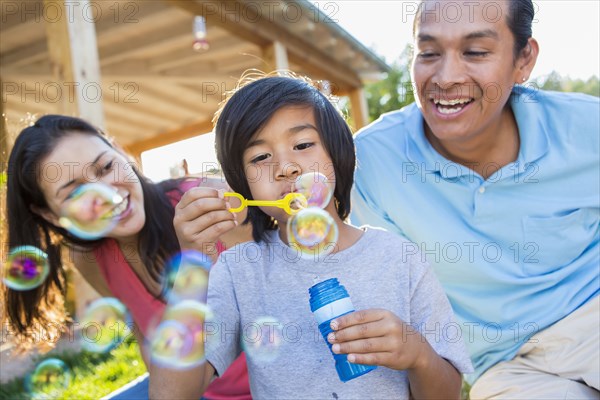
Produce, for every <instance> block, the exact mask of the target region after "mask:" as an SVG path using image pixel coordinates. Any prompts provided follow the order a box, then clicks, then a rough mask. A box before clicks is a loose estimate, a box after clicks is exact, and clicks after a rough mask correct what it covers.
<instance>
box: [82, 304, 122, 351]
mask: <svg viewBox="0 0 600 400" xmlns="http://www.w3.org/2000/svg"><path fill="white" fill-rule="evenodd" d="M81 324H82V326H83V328H82V335H83V343H82V347H83V348H84V349H85V350H87V351H91V352H94V353H104V352H107V351H110V350H112V349H113V348H115V347H116V346H118V345H119V344H120V343H121V342H122V341H123V340H124V339H125V338H126V337H127V336H128V335H131V334H132V331H131V328H130V327H132V326H133V322H132V320H131V317H130V315H129V313H128V312H127V309H126V308H125V306H124V305H123V303H121V302H120V301H119V300H117V299H115V298H112V297H105V298H101V299H98V300H96V301H94V302H92V303H91V304H90V305H89V306H88V308H87V309H86V311H85V314H84V316H83V319H82V321H81Z"/></svg>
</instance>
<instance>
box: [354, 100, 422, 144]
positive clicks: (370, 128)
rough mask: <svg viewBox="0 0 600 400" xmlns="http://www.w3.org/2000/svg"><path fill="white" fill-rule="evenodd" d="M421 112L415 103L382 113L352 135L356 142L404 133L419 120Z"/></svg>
mask: <svg viewBox="0 0 600 400" xmlns="http://www.w3.org/2000/svg"><path fill="white" fill-rule="evenodd" d="M420 118H421V112H420V111H419V108H418V107H417V105H416V104H415V103H412V104H409V105H408V106H406V107H403V108H401V109H400V110H396V111H391V112H388V113H385V114H382V115H381V116H380V117H379V118H378V119H377V120H375V121H373V122H372V123H370V124H369V125H367V126H365V127H364V128H362V129H361V130H359V131H358V132H357V133H356V135H355V136H354V140H355V142H356V144H357V145H358V144H360V143H361V142H367V141H371V140H378V139H379V138H380V137H383V136H389V135H394V136H397V135H404V134H407V133H409V132H410V130H411V129H412V127H413V125H415V124H416V122H418V121H420Z"/></svg>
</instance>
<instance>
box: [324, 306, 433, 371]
mask: <svg viewBox="0 0 600 400" xmlns="http://www.w3.org/2000/svg"><path fill="white" fill-rule="evenodd" d="M331 329H332V330H333V332H332V333H330V334H329V336H328V337H327V340H328V341H329V343H331V344H332V345H333V348H332V350H333V352H334V353H338V354H348V361H350V362H352V363H357V364H368V365H381V366H384V367H388V368H392V369H396V370H406V369H414V368H418V367H419V366H421V365H422V364H423V363H426V362H427V359H428V356H429V354H428V353H429V350H432V349H431V347H430V346H429V344H428V343H427V341H426V340H425V338H424V337H423V336H421V334H420V333H419V332H417V331H416V330H415V329H414V328H413V327H411V326H410V325H408V324H406V323H405V322H403V321H402V320H400V318H398V317H397V316H396V315H395V314H394V313H392V312H390V311H388V310H382V309H370V310H362V311H355V312H353V313H350V314H346V315H344V316H341V317H338V318H336V319H334V320H333V321H332V322H331Z"/></svg>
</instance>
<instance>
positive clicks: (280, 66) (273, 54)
mask: <svg viewBox="0 0 600 400" xmlns="http://www.w3.org/2000/svg"><path fill="white" fill-rule="evenodd" d="M263 57H264V59H265V62H266V64H267V68H268V69H267V71H265V72H271V71H275V70H289V69H290V63H289V62H288V56H287V49H286V48H285V46H284V45H283V43H281V42H280V41H278V40H276V41H274V42H273V43H271V44H269V45H268V46H266V47H265V48H264V49H263Z"/></svg>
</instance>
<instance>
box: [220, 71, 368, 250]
mask: <svg viewBox="0 0 600 400" xmlns="http://www.w3.org/2000/svg"><path fill="white" fill-rule="evenodd" d="M287 106H308V107H311V108H312V109H313V111H314V115H315V121H316V124H317V130H318V132H319V136H320V138H321V141H322V142H323V145H324V147H325V150H326V151H327V153H328V155H329V157H330V158H331V160H332V163H333V168H334V172H335V190H334V198H335V201H336V203H335V204H336V209H337V213H338V215H339V216H340V218H342V220H345V219H346V218H347V217H348V214H349V213H350V189H351V188H352V183H353V180H354V166H355V162H356V161H355V159H356V157H355V150H354V142H353V140H352V132H351V130H350V127H349V126H348V124H346V121H345V120H344V118H343V117H342V115H341V114H340V112H338V110H337V109H336V108H335V107H334V106H333V104H332V103H331V102H330V101H329V99H328V98H327V97H326V96H325V95H323V94H322V93H321V92H320V91H319V90H318V89H317V88H316V87H315V86H314V84H313V82H312V81H310V80H309V79H308V78H297V77H291V76H285V77H284V76H267V77H261V78H260V79H251V80H246V81H244V79H242V80H241V81H240V84H239V85H238V88H237V89H235V90H234V91H233V93H230V94H229V97H228V98H227V99H226V100H225V101H224V103H223V104H221V107H220V109H219V111H217V114H216V115H215V120H216V124H215V136H216V138H215V145H216V150H217V158H218V160H219V163H220V164H221V167H222V168H223V172H224V174H225V179H226V180H227V183H228V184H229V185H230V186H231V188H232V189H233V190H234V191H236V192H238V193H240V194H241V195H242V196H244V197H245V198H248V199H250V198H252V194H251V193H250V187H249V185H248V181H247V178H246V173H245V168H244V164H243V154H244V151H245V150H246V148H247V145H248V143H249V142H250V140H251V139H252V137H253V136H254V135H255V134H256V133H257V132H258V131H259V130H260V129H261V128H262V127H263V126H264V125H265V124H267V123H268V121H269V120H270V119H271V117H272V116H273V114H275V112H277V111H278V110H279V109H281V108H283V107H287ZM248 222H251V223H252V236H253V238H254V240H255V241H257V242H258V241H261V240H263V239H265V233H266V231H268V230H272V229H275V227H276V223H275V221H274V219H273V218H271V217H270V216H268V215H267V214H265V213H264V212H263V211H262V210H261V209H260V208H258V207H250V208H249V209H248V217H247V218H246V221H244V223H248Z"/></svg>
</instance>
